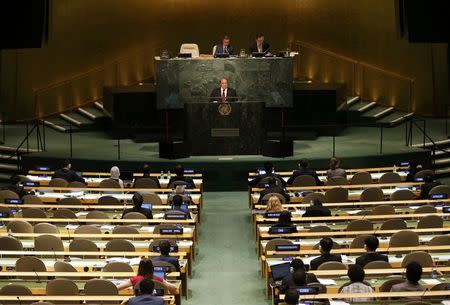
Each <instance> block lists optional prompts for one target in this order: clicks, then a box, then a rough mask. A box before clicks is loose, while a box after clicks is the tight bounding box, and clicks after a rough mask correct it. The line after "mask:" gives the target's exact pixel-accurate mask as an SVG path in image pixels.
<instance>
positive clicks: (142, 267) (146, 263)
mask: <svg viewBox="0 0 450 305" xmlns="http://www.w3.org/2000/svg"><path fill="white" fill-rule="evenodd" d="M145 278H148V279H152V280H155V281H158V282H161V283H163V284H164V285H165V286H166V287H167V289H168V290H169V292H170V293H172V294H173V293H176V291H177V286H175V285H172V284H170V283H169V282H167V281H166V280H164V279H162V278H160V277H158V276H153V263H152V261H151V260H150V259H148V258H144V259H142V260H141V262H140V263H139V268H138V272H137V275H136V276H132V277H131V278H129V279H128V280H126V281H125V282H123V283H121V284H119V285H118V286H117V289H118V290H122V289H126V288H129V287H135V286H136V285H137V284H138V283H139V282H140V281H142V280H143V279H145Z"/></svg>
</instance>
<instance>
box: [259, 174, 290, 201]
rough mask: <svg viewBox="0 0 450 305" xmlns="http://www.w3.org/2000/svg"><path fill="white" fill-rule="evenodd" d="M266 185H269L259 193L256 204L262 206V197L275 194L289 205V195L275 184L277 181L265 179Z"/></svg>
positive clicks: (271, 178) (270, 178)
mask: <svg viewBox="0 0 450 305" xmlns="http://www.w3.org/2000/svg"><path fill="white" fill-rule="evenodd" d="M267 184H268V185H269V187H267V188H265V189H264V190H262V191H261V192H260V193H259V199H258V204H262V199H263V198H264V196H266V195H267V194H270V193H277V194H280V195H282V196H283V197H284V198H285V201H286V203H289V200H290V197H289V195H288V194H287V193H286V192H285V191H284V189H283V187H281V186H279V185H278V184H277V180H275V178H273V177H269V178H268V179H267Z"/></svg>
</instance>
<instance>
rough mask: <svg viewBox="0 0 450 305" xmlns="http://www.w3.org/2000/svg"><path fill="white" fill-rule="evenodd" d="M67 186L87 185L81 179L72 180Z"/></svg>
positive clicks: (82, 186) (81, 186) (78, 186)
mask: <svg viewBox="0 0 450 305" xmlns="http://www.w3.org/2000/svg"><path fill="white" fill-rule="evenodd" d="M67 187H73V188H85V187H87V185H86V184H84V183H83V182H80V181H72V182H70V183H69V184H68V185H67Z"/></svg>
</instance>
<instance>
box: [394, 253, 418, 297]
mask: <svg viewBox="0 0 450 305" xmlns="http://www.w3.org/2000/svg"><path fill="white" fill-rule="evenodd" d="M421 277H422V266H421V265H420V264H419V263H418V262H410V263H409V264H408V265H407V266H406V281H405V282H403V283H400V284H397V285H394V286H392V288H391V292H398V291H424V290H425V289H426V288H425V287H423V286H422V285H420V284H419V281H420V278H421ZM405 299H419V297H408V298H406V297H405Z"/></svg>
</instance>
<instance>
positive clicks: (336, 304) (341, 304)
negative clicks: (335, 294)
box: [330, 300, 350, 305]
mask: <svg viewBox="0 0 450 305" xmlns="http://www.w3.org/2000/svg"><path fill="white" fill-rule="evenodd" d="M330 305H350V303H347V302H344V301H333V300H330Z"/></svg>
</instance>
